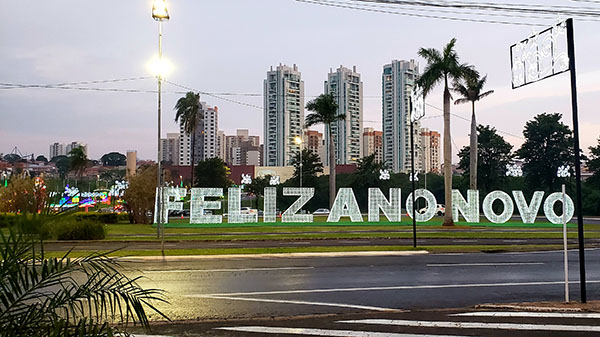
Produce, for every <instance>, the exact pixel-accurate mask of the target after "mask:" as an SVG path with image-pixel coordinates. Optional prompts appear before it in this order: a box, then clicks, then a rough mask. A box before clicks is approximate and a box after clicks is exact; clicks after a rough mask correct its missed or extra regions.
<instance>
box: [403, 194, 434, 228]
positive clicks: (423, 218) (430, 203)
mask: <svg viewBox="0 0 600 337" xmlns="http://www.w3.org/2000/svg"><path fill="white" fill-rule="evenodd" d="M419 198H423V199H425V203H426V204H427V206H425V208H426V210H425V213H423V214H419V211H418V210H417V217H416V220H417V221H418V222H427V221H429V220H431V219H432V218H433V216H434V215H435V212H436V211H437V200H435V195H433V193H431V192H429V191H428V190H426V189H423V188H420V189H418V190H415V201H417V199H419ZM412 208H413V202H412V193H411V194H409V195H408V198H406V211H407V212H408V216H409V217H411V218H412Z"/></svg>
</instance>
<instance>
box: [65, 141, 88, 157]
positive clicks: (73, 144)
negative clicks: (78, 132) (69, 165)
mask: <svg viewBox="0 0 600 337" xmlns="http://www.w3.org/2000/svg"><path fill="white" fill-rule="evenodd" d="M78 147H79V148H81V149H82V150H83V153H85V155H86V156H87V155H88V146H87V144H82V143H80V142H71V143H69V144H67V146H66V150H65V155H68V154H69V152H71V150H73V149H76V148H78Z"/></svg>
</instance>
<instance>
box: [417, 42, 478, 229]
mask: <svg viewBox="0 0 600 337" xmlns="http://www.w3.org/2000/svg"><path fill="white" fill-rule="evenodd" d="M455 44H456V39H452V40H450V42H449V43H448V44H447V45H446V46H445V47H444V49H443V50H442V52H440V51H439V50H437V49H434V48H427V49H426V48H421V49H419V56H421V57H422V58H424V59H425V61H427V66H426V67H425V71H424V72H423V74H422V75H421V76H420V77H419V79H418V80H417V85H419V86H420V87H421V88H422V89H423V95H424V96H427V94H428V93H430V92H431V91H432V90H433V88H435V86H436V85H437V84H439V83H440V82H442V81H443V83H444V198H445V202H446V210H447V211H446V212H445V215H444V226H453V225H454V222H453V221H452V145H451V136H450V99H451V96H450V89H449V88H448V83H449V82H450V81H458V80H460V79H462V78H464V77H466V76H469V75H474V74H476V73H477V72H476V71H475V70H474V69H473V67H472V66H470V65H467V64H464V63H460V62H459V60H458V55H457V54H456V51H455V50H454V45H455Z"/></svg>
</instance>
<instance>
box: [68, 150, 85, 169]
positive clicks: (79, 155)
mask: <svg viewBox="0 0 600 337" xmlns="http://www.w3.org/2000/svg"><path fill="white" fill-rule="evenodd" d="M69 161H70V167H69V169H70V171H73V172H75V174H76V175H78V176H81V174H82V173H83V172H84V171H85V168H86V167H87V162H88V159H87V156H86V155H85V152H84V151H83V148H81V147H76V148H73V149H72V150H71V151H69Z"/></svg>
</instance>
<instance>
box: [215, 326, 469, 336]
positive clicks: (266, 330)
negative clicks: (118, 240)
mask: <svg viewBox="0 0 600 337" xmlns="http://www.w3.org/2000/svg"><path fill="white" fill-rule="evenodd" d="M216 329H219V330H228V331H238V332H256V333H261V334H287V335H309V336H340V337H466V336H456V335H421V334H406V333H393V332H372V331H354V330H329V329H309V328H280V327H268V326H236V327H221V328H216Z"/></svg>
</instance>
